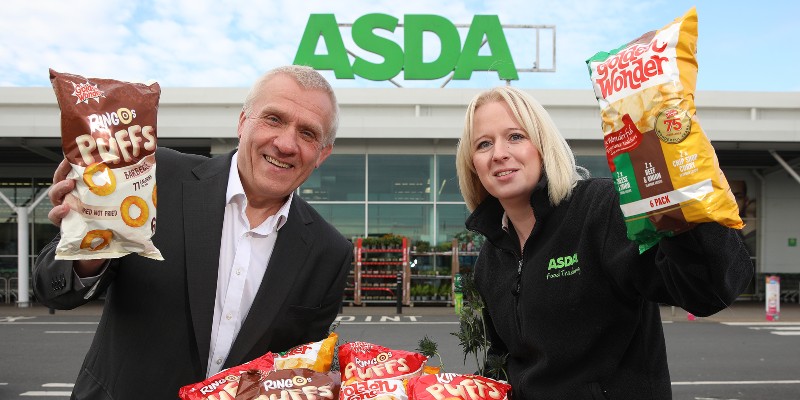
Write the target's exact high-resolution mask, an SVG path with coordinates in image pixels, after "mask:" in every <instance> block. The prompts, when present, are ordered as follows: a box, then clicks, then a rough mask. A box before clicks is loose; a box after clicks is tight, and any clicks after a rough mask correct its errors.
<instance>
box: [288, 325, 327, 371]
mask: <svg viewBox="0 0 800 400" xmlns="http://www.w3.org/2000/svg"><path fill="white" fill-rule="evenodd" d="M338 340H339V336H338V335H337V334H336V332H331V333H330V334H329V335H328V337H327V338H325V339H322V340H320V341H318V342H311V343H306V344H301V345H299V346H295V347H292V348H291V349H289V350H287V351H284V352H282V353H279V354H278V355H276V356H275V369H276V370H279V369H293V368H308V369H310V370H314V371H317V372H328V371H330V370H331V363H332V362H333V353H334V351H335V350H336V342H337V341H338Z"/></svg>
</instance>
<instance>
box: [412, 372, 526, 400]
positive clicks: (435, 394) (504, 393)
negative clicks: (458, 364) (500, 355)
mask: <svg viewBox="0 0 800 400" xmlns="http://www.w3.org/2000/svg"><path fill="white" fill-rule="evenodd" d="M510 392H511V385H509V384H507V383H505V382H501V381H496V380H494V379H489V378H486V377H483V376H480V375H462V374H453V373H445V374H435V375H422V376H418V377H415V378H411V379H409V380H408V398H409V400H444V399H446V400H483V399H492V400H503V399H508V395H509V393H510Z"/></svg>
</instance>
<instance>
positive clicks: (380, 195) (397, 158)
mask: <svg viewBox="0 0 800 400" xmlns="http://www.w3.org/2000/svg"><path fill="white" fill-rule="evenodd" d="M367 168H369V201H433V198H432V197H431V177H432V170H433V155H383V154H379V155H370V156H369V166H368V167H367Z"/></svg>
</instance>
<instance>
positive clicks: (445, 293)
mask: <svg viewBox="0 0 800 400" xmlns="http://www.w3.org/2000/svg"><path fill="white" fill-rule="evenodd" d="M450 291H451V287H450V284H449V283H443V284H442V285H441V286H439V300H445V301H447V300H450Z"/></svg>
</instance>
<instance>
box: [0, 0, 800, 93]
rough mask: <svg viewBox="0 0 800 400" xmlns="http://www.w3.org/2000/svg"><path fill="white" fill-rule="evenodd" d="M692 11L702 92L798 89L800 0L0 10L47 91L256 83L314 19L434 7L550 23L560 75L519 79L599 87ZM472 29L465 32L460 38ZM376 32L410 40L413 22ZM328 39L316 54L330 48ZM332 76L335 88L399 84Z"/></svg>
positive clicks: (42, 5) (6, 55)
mask: <svg viewBox="0 0 800 400" xmlns="http://www.w3.org/2000/svg"><path fill="white" fill-rule="evenodd" d="M692 6H695V7H696V9H697V13H698V19H699V25H698V30H699V35H698V45H697V48H698V51H697V59H698V64H699V73H698V78H697V79H698V80H697V89H698V90H700V91H702V90H715V91H716V90H721V91H759V92H761V91H766V92H775V91H778V92H787V91H788V92H800V43H798V40H799V39H800V23H798V22H797V16H798V15H800V2H798V1H795V0H780V1H769V0H767V1H760V2H753V1H738V0H737V1H709V0H706V1H703V0H697V1H694V2H691V1H683V0H671V1H661V0H652V1H647V0H645V1H632V0H606V1H578V0H550V1H544V0H519V1H517V0H512V1H480V0H475V1H472V0H469V1H451V0H421V1H420V0H394V1H389V0H370V1H366V0H362V1H348V0H271V1H259V0H241V1H240V0H177V1H167V0H146V1H117V0H72V1H63V0H10V1H9V0H6V1H3V6H2V11H0V61H1V62H0V86H6V87H9V86H15V87H36V86H50V82H49V80H48V77H49V75H48V68H53V69H55V70H57V71H61V72H69V73H74V74H78V75H83V76H87V77H103V78H114V79H119V80H128V81H148V80H155V81H158V82H159V83H160V84H161V86H162V87H249V86H250V84H251V83H252V82H253V81H254V80H255V79H256V78H258V76H260V75H261V74H262V73H263V72H265V71H267V70H269V69H271V68H273V67H277V66H280V65H284V64H291V63H292V62H293V60H294V57H295V54H296V52H297V49H298V45H299V43H300V41H301V38H302V36H303V32H304V30H305V27H306V24H307V22H308V19H309V15H310V14H334V15H335V18H336V21H337V22H338V23H353V22H355V21H356V20H358V18H359V17H361V16H363V15H366V14H370V13H381V14H387V15H390V16H393V17H395V18H397V19H398V20H399V21H400V23H402V22H403V20H404V16H405V15H408V14H434V15H439V16H442V17H445V18H446V19H447V20H449V21H450V22H452V23H454V24H465V25H467V24H470V22H471V21H472V19H473V17H474V16H475V15H479V14H480V15H484V14H485V15H497V16H498V17H499V19H500V22H501V23H502V24H504V25H521V24H524V25H546V26H555V44H554V45H553V34H552V32H553V30H552V29H550V30H542V31H540V47H539V54H540V56H541V59H540V63H541V67H542V68H548V67H554V68H555V72H526V73H520V76H519V77H520V79H519V80H518V81H513V82H512V85H514V86H517V87H522V88H530V89H577V90H582V89H583V90H591V83H590V80H589V75H588V72H587V68H586V64H585V60H586V59H587V58H589V57H591V56H592V55H594V54H595V53H597V52H599V51H609V50H612V49H615V48H617V47H619V46H621V45H622V44H625V43H627V42H629V41H631V40H633V39H635V38H637V37H639V36H640V35H642V34H643V33H645V32H647V31H651V30H655V29H659V28H661V27H663V26H664V25H666V24H668V23H669V22H671V21H672V20H674V19H675V18H678V17H680V16H682V15H683V14H684V13H685V12H686V11H688V10H689V9H690V8H691V7H692ZM467 30H468V28H461V29H459V30H458V31H459V36H460V39H461V41H462V43H463V41H464V39H465V38H466V35H467ZM504 32H505V36H506V38H507V40H508V43H509V48H510V49H511V53H512V56H513V59H514V62H515V65H516V66H517V68H529V67H530V66H531V65H533V61H534V58H535V57H534V55H535V54H536V41H535V33H534V31H533V30H532V29H510V28H507V29H505V30H504ZM340 33H341V36H342V38H343V40H344V42H345V48H347V49H348V50H350V51H352V52H353V53H354V54H357V55H359V56H360V57H363V58H364V59H366V60H368V61H372V62H380V60H381V58H380V57H377V56H375V55H374V54H369V53H367V52H365V51H364V50H362V49H360V48H359V47H358V46H356V45H355V44H354V43H353V41H352V35H351V29H350V28H348V27H342V28H340ZM379 35H380V36H383V37H386V38H389V39H391V40H392V41H394V42H396V43H398V44H401V45H402V44H403V31H402V28H397V29H396V30H395V32H388V31H381V32H379ZM321 42H322V43H320V45H319V46H318V48H317V54H326V53H327V52H326V48H325V46H324V41H321ZM553 46H555V60H553V57H552V54H553ZM423 48H424V52H425V56H424V58H425V60H426V61H430V60H432V59H434V58H435V57H436V55H437V54H439V53H438V52H439V41H438V39H437V38H436V37H433V36H431V35H426V36H423ZM485 51H488V50H485ZM481 54H485V53H481ZM351 59H352V58H351ZM323 75H325V76H326V77H327V78H329V80H330V81H331V83H332V85H333V86H334V87H342V88H344V87H377V88H392V87H395V86H394V84H392V83H391V82H388V81H370V80H367V79H363V78H359V77H356V79H337V78H335V77H334V75H333V73H331V72H323ZM393 80H394V81H395V82H397V83H398V84H399V85H401V86H403V87H429V88H438V87H441V86H442V84H445V83H446V87H448V88H451V87H452V88H457V87H470V88H485V87H490V86H494V85H498V84H504V83H505V82H503V81H501V80H499V78H498V76H497V73H496V72H475V73H474V74H473V75H472V78H471V79H470V80H467V81H456V80H452V81H449V82H446V79H439V80H433V81H420V80H405V79H403V75H402V74H401V75H399V76H398V77H396V78H395V79H393ZM799 95H800V94H799Z"/></svg>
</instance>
